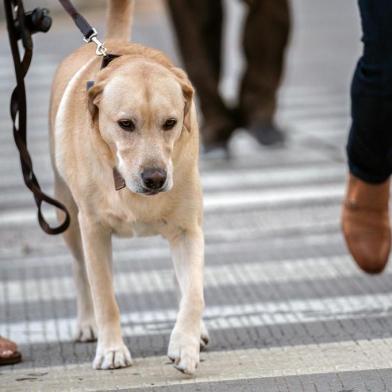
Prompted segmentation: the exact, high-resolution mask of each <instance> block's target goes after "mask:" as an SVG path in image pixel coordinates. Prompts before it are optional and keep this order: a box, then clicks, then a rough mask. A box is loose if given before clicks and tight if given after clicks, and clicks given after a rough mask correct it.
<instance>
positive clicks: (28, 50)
mask: <svg viewBox="0 0 392 392" xmlns="http://www.w3.org/2000/svg"><path fill="white" fill-rule="evenodd" d="M59 1H60V3H61V4H62V6H63V7H64V9H65V10H66V11H67V12H68V13H69V14H70V16H71V17H72V19H73V20H74V22H75V24H76V26H77V27H78V29H79V30H80V31H81V33H82V34H83V37H84V40H85V41H86V42H94V43H95V44H96V45H97V49H96V54H97V55H98V56H103V61H102V67H105V66H107V65H108V64H109V63H110V61H111V60H113V59H114V58H116V57H118V56H116V55H108V54H107V51H106V48H105V47H104V45H103V44H102V43H101V42H100V41H99V40H98V38H97V31H96V30H95V29H94V28H93V27H92V26H91V25H90V24H89V23H88V22H87V20H86V19H85V18H84V17H83V16H82V15H80V14H79V13H78V12H77V10H76V9H75V7H74V6H73V5H72V3H71V1H69V0H59ZM4 9H5V15H6V20H7V29H8V36H9V41H10V47H11V53H12V58H13V62H14V69H15V77H16V87H15V89H14V90H13V92H12V95H11V103H10V112H11V118H12V123H13V134H14V139H15V144H16V146H17V148H18V151H19V157H20V163H21V167H22V174H23V179H24V183H25V184H26V186H27V188H28V189H30V191H31V192H32V193H33V195H34V200H35V204H36V205H37V209H38V222H39V224H40V226H41V228H42V229H43V230H44V231H45V232H46V233H48V234H60V233H63V232H64V231H65V230H67V228H68V227H69V224H70V215H69V213H68V211H67V208H66V207H65V206H64V205H63V204H62V203H60V202H59V201H57V200H55V199H53V198H52V197H50V196H48V195H46V194H45V193H44V192H43V191H42V189H41V187H40V185H39V182H38V180H37V177H36V175H35V173H34V170H33V162H32V160H31V156H30V153H29V151H28V148H27V137H26V135H27V105H26V89H25V83H24V78H25V77H26V74H27V71H28V70H29V67H30V63H31V59H32V55H33V41H32V34H34V33H36V32H39V31H41V32H47V31H48V30H49V28H50V26H51V23H52V20H51V18H50V16H49V11H48V10H46V9H40V8H37V9H35V10H34V11H32V12H27V13H26V12H25V10H24V6H23V1H22V0H4ZM19 41H21V43H22V46H23V49H24V52H23V56H22V57H21V54H20V51H19V45H18V42H19ZM43 202H45V203H48V204H49V205H51V206H53V207H55V208H58V209H59V210H61V211H62V212H63V213H64V214H65V218H64V220H63V222H62V223H61V224H60V225H59V226H56V227H51V226H50V225H49V223H48V222H47V221H46V219H45V217H44V216H43V214H42V203H43Z"/></svg>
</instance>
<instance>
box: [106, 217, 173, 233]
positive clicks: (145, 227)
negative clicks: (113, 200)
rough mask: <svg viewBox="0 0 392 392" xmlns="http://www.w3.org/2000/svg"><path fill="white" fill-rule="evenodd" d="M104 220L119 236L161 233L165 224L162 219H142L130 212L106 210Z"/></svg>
mask: <svg viewBox="0 0 392 392" xmlns="http://www.w3.org/2000/svg"><path fill="white" fill-rule="evenodd" d="M105 215H106V221H107V223H108V224H109V226H110V227H111V228H112V230H113V232H114V234H116V235H118V236H119V237H148V236H153V235H158V234H161V232H162V230H163V229H164V227H165V226H166V224H165V222H164V221H163V220H152V221H143V220H140V219H138V218H137V217H135V215H134V214H132V213H127V214H126V213H122V214H119V213H118V212H117V211H116V212H113V211H111V212H108V213H107V214H105Z"/></svg>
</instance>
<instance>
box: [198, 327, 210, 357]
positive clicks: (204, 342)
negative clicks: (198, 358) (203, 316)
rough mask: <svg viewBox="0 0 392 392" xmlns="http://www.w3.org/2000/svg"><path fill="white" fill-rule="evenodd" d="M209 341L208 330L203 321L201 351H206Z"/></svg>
mask: <svg viewBox="0 0 392 392" xmlns="http://www.w3.org/2000/svg"><path fill="white" fill-rule="evenodd" d="M209 341H210V336H209V334H208V330H207V328H206V326H205V324H204V321H203V320H202V321H201V325H200V350H204V349H205V348H206V347H207V345H208V342H209Z"/></svg>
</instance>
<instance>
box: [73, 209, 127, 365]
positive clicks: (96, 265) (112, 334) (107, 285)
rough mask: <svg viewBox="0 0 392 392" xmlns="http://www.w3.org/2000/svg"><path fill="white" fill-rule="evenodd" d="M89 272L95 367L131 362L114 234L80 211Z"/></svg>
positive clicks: (84, 249)
mask: <svg viewBox="0 0 392 392" xmlns="http://www.w3.org/2000/svg"><path fill="white" fill-rule="evenodd" d="M79 222H80V229H81V233H82V240H83V251H84V255H85V259H86V267H87V275H88V279H89V282H90V286H91V293H92V297H93V303H94V311H95V318H96V322H97V328H98V344H97V353H96V356H95V359H94V362H93V367H94V368H95V369H115V368H121V367H126V366H130V365H131V364H132V360H131V355H130V353H129V350H128V349H127V347H126V346H125V344H124V341H123V339H122V335H121V326H120V312H119V309H118V305H117V302H116V299H115V296H114V289H113V278H112V243H111V233H110V231H109V230H108V229H105V228H104V227H103V226H102V225H100V224H99V223H97V222H94V221H92V220H91V219H89V218H88V217H86V216H83V214H79Z"/></svg>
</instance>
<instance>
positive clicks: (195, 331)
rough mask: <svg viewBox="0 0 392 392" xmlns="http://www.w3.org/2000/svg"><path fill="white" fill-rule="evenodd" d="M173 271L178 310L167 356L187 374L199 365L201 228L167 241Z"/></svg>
mask: <svg viewBox="0 0 392 392" xmlns="http://www.w3.org/2000/svg"><path fill="white" fill-rule="evenodd" d="M169 242H170V248H171V251H172V258H173V263H174V270H175V272H176V276H177V280H178V283H179V287H180V291H181V300H180V309H179V312H178V316H177V321H176V324H175V326H174V329H173V331H172V334H171V337H170V343H169V348H168V357H169V358H170V359H171V360H172V361H173V362H174V363H175V367H176V368H177V369H178V370H180V371H182V372H184V373H188V374H192V373H194V371H195V369H196V367H197V365H198V364H199V360H200V359H199V353H200V336H201V323H202V314H203V309H204V294H203V265H204V239H203V232H202V230H201V228H199V227H197V228H195V229H194V230H192V231H182V232H181V233H179V234H178V235H176V236H174V237H173V238H171V239H169Z"/></svg>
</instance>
